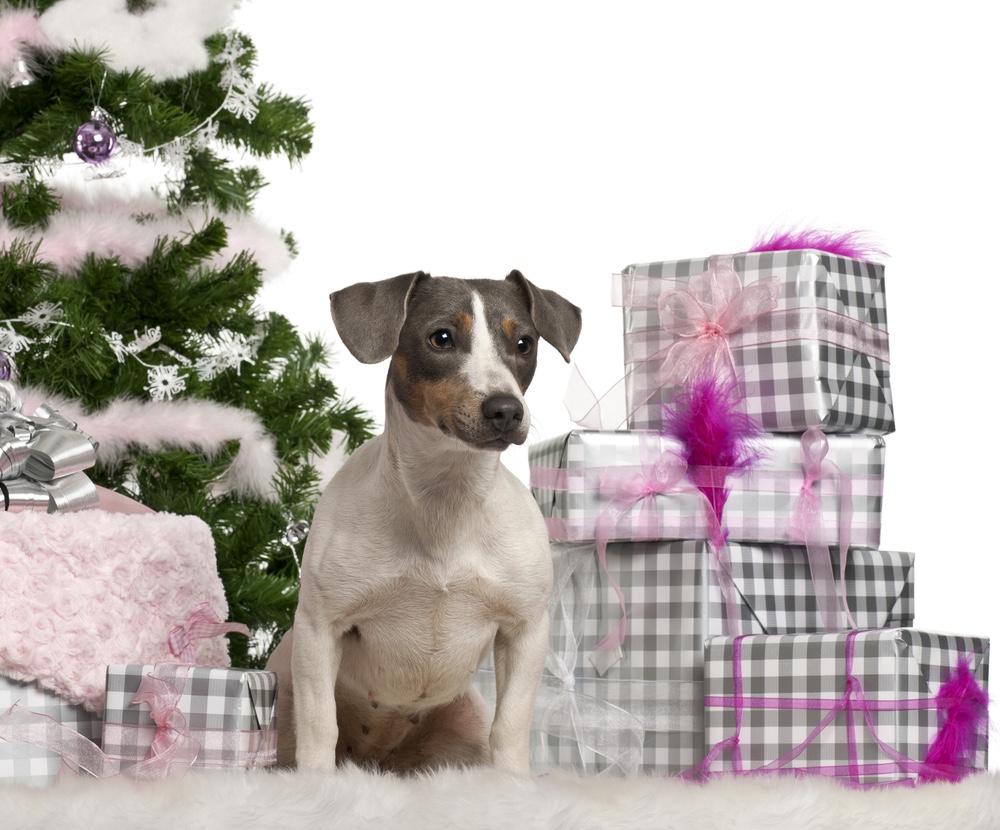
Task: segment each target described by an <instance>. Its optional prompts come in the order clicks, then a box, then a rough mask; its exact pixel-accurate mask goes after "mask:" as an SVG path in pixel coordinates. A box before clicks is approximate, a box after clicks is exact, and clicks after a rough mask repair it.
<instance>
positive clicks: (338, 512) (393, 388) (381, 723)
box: [268, 271, 581, 772]
mask: <svg viewBox="0 0 1000 830" xmlns="http://www.w3.org/2000/svg"><path fill="white" fill-rule="evenodd" d="M330 300H331V303H330V305H331V311H332V314H333V319H334V322H335V324H336V327H337V331H338V333H339V334H340V336H341V339H342V340H343V342H344V344H345V345H346V346H347V348H348V349H349V350H350V352H351V353H352V354H353V355H354V356H355V357H356V358H358V359H359V360H361V361H362V362H364V363H377V362H380V361H382V360H385V359H386V358H389V357H391V358H392V360H391V362H390V364H389V376H388V380H387V383H386V395H385V399H386V411H385V431H384V432H383V433H382V434H381V435H379V436H378V437H376V438H374V439H372V440H371V441H369V442H367V443H366V444H364V445H363V446H362V447H361V448H360V449H358V450H357V451H356V452H355V453H354V454H353V455H352V456H351V457H350V458H349V459H348V460H347V462H346V463H345V464H344V466H343V467H342V468H341V470H340V471H339V472H338V473H337V475H336V476H335V477H334V479H333V480H332V481H331V482H330V485H329V486H328V487H327V489H326V491H325V492H324V494H323V497H322V499H321V500H320V503H319V506H318V507H317V510H316V515H315V518H314V520H313V524H312V529H311V531H310V534H309V538H308V542H307V544H306V549H305V553H304V556H303V563H302V587H301V592H300V596H299V605H298V609H297V611H296V614H295V626H294V628H293V629H292V630H290V631H289V632H288V633H287V634H286V635H285V637H284V638H283V639H282V641H281V643H280V644H279V645H278V648H277V649H276V650H275V652H274V654H273V655H272V657H271V659H270V661H269V662H268V668H270V669H272V670H274V671H276V672H277V673H278V675H279V696H278V700H279V711H278V715H279V739H278V759H279V763H281V764H291V763H293V762H297V763H298V765H299V766H301V767H304V768H310V769H318V770H332V769H334V766H335V764H336V763H337V762H338V761H341V760H345V759H351V760H354V761H355V762H358V763H367V764H373V765H376V766H378V767H380V768H382V769H390V770H411V769H421V768H430V767H435V766H439V765H442V764H478V763H490V762H492V763H493V764H496V765H497V766H500V767H504V768H506V769H510V770H514V771H519V772H527V771H528V732H529V728H530V723H531V714H532V707H533V703H534V700H535V695H536V693H537V687H538V682H539V679H540V676H541V671H542V667H543V665H544V661H545V654H546V649H547V646H548V617H547V613H546V605H547V601H548V597H549V593H550V590H551V582H552V566H551V558H550V555H549V546H548V538H547V535H546V532H545V527H544V524H543V522H542V518H541V515H540V513H539V511H538V508H537V506H536V505H535V503H534V501H533V499H532V497H531V495H530V493H529V492H528V490H527V488H525V487H524V485H523V484H522V483H521V482H520V481H519V480H517V479H516V478H515V477H514V476H513V475H512V474H511V473H510V472H509V471H508V470H507V469H506V468H505V467H503V466H502V465H501V464H500V452H501V451H502V450H504V449H505V448H506V447H507V446H509V445H510V444H521V443H523V442H524V441H525V439H526V438H527V435H528V426H529V417H528V412H527V409H526V408H525V405H524V398H523V394H524V391H525V389H527V387H528V384H529V383H530V381H531V378H532V375H533V374H534V371H535V362H536V349H537V345H538V338H539V337H541V338H544V339H545V340H547V341H548V342H549V343H551V344H552V345H553V346H554V347H555V348H556V349H557V350H558V351H559V353H560V354H561V355H562V356H563V358H564V359H566V360H567V361H568V360H569V354H570V351H571V350H572V348H573V346H574V345H575V344H576V341H577V338H578V337H579V334H580V325H581V324H580V310H579V309H578V308H577V307H576V306H574V305H572V304H571V303H569V302H568V301H567V300H565V299H563V298H562V297H560V296H559V295H558V294H556V293H554V292H552V291H546V290H543V289H539V288H537V287H535V286H534V285H532V284H531V283H530V282H529V281H528V280H526V279H525V278H524V277H523V276H522V275H521V274H520V273H519V272H517V271H513V272H511V273H510V274H509V275H508V276H507V278H506V279H505V280H456V279H449V278H446V277H438V278H432V277H430V276H428V275H427V274H424V273H416V274H406V275H403V276H399V277H395V278H393V279H388V280H383V281H381V282H375V283H359V284H357V285H352V286H350V287H348V288H345V289H343V290H342V291H337V292H335V293H334V294H332V295H331V297H330ZM491 645H492V646H493V649H494V662H495V666H496V683H497V690H496V691H497V702H496V711H495V713H494V715H493V718H492V722H491V721H490V717H489V710H488V708H487V706H486V704H485V702H484V701H483V699H482V696H481V695H480V694H479V693H478V691H477V690H476V689H475V688H474V687H473V686H472V685H471V680H472V678H473V675H474V674H475V672H476V670H477V669H478V667H479V665H480V663H481V662H482V660H483V658H484V657H485V656H486V654H487V652H488V651H489V648H490V646H491Z"/></svg>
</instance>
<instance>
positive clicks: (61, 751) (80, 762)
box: [0, 663, 277, 781]
mask: <svg viewBox="0 0 1000 830" xmlns="http://www.w3.org/2000/svg"><path fill="white" fill-rule="evenodd" d="M193 668H195V667H194V666H190V665H186V664H181V663H158V664H157V665H156V666H155V667H154V668H153V671H152V672H149V673H147V674H146V675H145V677H143V679H142V681H141V682H140V684H139V688H138V690H137V691H136V694H135V696H134V697H133V698H132V700H131V701H130V703H131V705H140V704H145V705H147V706H149V710H150V718H151V719H152V721H153V724H154V725H153V726H151V727H143V726H138V725H124V724H105V726H104V730H105V743H106V745H109V744H111V743H113V744H114V745H116V746H133V747H136V748H137V750H138V749H139V748H142V747H147V746H148V749H147V750H146V751H145V753H144V757H142V758H141V759H138V760H137V762H136V763H134V764H131V765H130V766H127V767H125V768H124V769H122V768H121V763H122V761H123V760H130V759H125V758H121V757H113V756H111V755H108V754H107V753H105V752H104V751H103V750H102V749H101V748H100V747H98V746H97V745H96V744H95V743H94V742H93V741H91V740H90V739H89V738H86V737H84V736H83V735H81V734H80V733H79V732H77V731H75V730H74V729H72V728H70V727H68V726H66V725H65V724H62V723H60V722H59V721H57V720H55V719H54V718H51V717H49V716H48V715H43V714H40V713H37V712H31V711H28V710H27V709H25V708H24V707H22V706H20V705H19V704H16V703H15V704H14V705H13V706H12V707H11V708H10V709H8V710H7V711H6V712H5V713H4V714H2V715H0V739H2V740H5V741H10V742H12V743H28V744H32V745H34V746H38V747H41V748H42V749H45V750H47V751H49V752H53V753H55V754H56V755H59V756H60V757H61V758H62V760H63V762H64V765H63V768H62V769H75V770H78V771H80V772H84V773H86V774H89V775H91V776H93V777H95V778H113V777H116V776H120V777H122V778H126V779H129V780H133V781H155V780H161V779H163V778H167V777H169V776H176V775H181V774H183V773H184V772H185V771H186V770H187V769H189V768H190V767H191V766H193V765H194V764H195V762H196V761H198V760H199V756H200V755H201V754H202V752H203V750H205V749H208V750H210V751H211V753H212V754H213V756H214V757H220V756H222V755H224V756H225V757H227V758H229V759H232V762H231V763H230V764H228V765H229V766H242V767H254V766H271V765H273V764H274V763H275V761H276V757H277V754H276V753H277V736H276V733H275V731H274V729H256V730H249V731H247V730H237V729H211V730H207V729H191V728H190V726H189V724H188V722H187V718H186V717H185V716H184V713H183V712H182V711H181V708H180V702H181V698H182V697H183V695H184V691H185V689H186V686H187V682H188V674H189V672H190V670H191V669H193ZM112 732H114V736H113V738H112V739H111V740H110V741H109V738H111V733H112ZM150 732H152V736H151V737H149V733H150ZM126 736H127V740H126ZM196 736H197V737H196ZM199 738H200V740H199ZM139 751H141V750H139Z"/></svg>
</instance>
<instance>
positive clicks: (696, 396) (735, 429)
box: [662, 377, 764, 525]
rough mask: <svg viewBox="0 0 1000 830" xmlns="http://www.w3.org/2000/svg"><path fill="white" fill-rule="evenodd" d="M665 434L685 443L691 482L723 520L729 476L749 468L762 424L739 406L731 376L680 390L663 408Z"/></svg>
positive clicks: (757, 450)
mask: <svg viewBox="0 0 1000 830" xmlns="http://www.w3.org/2000/svg"><path fill="white" fill-rule="evenodd" d="M662 431H663V433H664V434H665V435H670V436H673V437H674V438H676V439H677V440H679V441H680V442H681V443H682V444H683V445H684V457H685V459H686V461H687V463H688V467H689V468H691V469H692V473H693V476H694V480H695V485H696V486H697V487H698V489H699V490H701V491H702V492H703V493H704V494H705V496H706V497H707V498H708V500H709V502H710V503H711V505H712V510H713V511H714V512H715V515H716V516H717V517H718V519H719V523H720V525H721V524H722V512H723V510H724V509H725V504H726V499H727V498H728V497H729V491H730V489H731V488H730V486H729V485H728V484H727V479H728V477H729V475H731V474H733V473H738V472H742V471H745V470H748V469H749V468H750V467H751V466H753V464H755V463H756V462H757V461H758V460H760V458H761V449H760V446H761V445H760V439H761V438H762V436H763V435H764V431H763V429H762V427H761V425H760V424H759V423H758V422H757V421H755V420H754V419H753V418H752V417H751V416H750V415H748V414H747V413H746V411H745V409H744V407H743V395H742V394H741V392H740V390H739V385H738V383H737V381H735V380H718V379H716V378H711V377H710V378H705V379H700V380H697V381H695V382H694V383H692V384H691V385H690V386H688V387H686V388H685V389H683V390H682V391H681V392H680V393H679V394H678V395H677V396H676V399H675V402H674V405H673V406H670V405H664V407H663V430H662Z"/></svg>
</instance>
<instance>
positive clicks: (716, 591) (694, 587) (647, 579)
mask: <svg viewBox="0 0 1000 830" xmlns="http://www.w3.org/2000/svg"><path fill="white" fill-rule="evenodd" d="M728 547H729V554H730V561H731V570H732V574H733V580H734V583H735V586H736V589H737V592H738V594H739V596H738V601H739V607H740V619H739V623H738V625H739V627H738V630H739V631H740V632H743V633H746V634H751V633H785V632H800V631H816V630H818V629H819V627H820V623H819V616H818V611H817V608H816V601H815V598H814V597H813V595H812V593H811V591H810V590H809V586H810V584H811V583H810V576H809V568H808V564H807V561H806V555H805V551H804V550H803V549H802V548H799V547H791V546H783V545H746V544H739V543H731V544H730V545H729V546H728ZM552 551H553V561H554V569H555V572H556V585H557V586H563V587H562V588H561V592H560V594H559V595H556V596H554V597H553V602H552V606H551V607H552V626H551V634H550V659H549V661H548V664H547V665H548V671H547V673H548V674H549V675H550V676H554V677H555V679H557V680H558V670H555V671H554V669H556V665H557V663H558V660H557V658H560V659H561V660H562V665H563V666H565V665H568V666H569V670H570V671H571V672H572V674H573V682H572V686H573V690H574V692H576V693H579V694H581V695H584V696H587V697H590V698H595V699H598V700H601V701H605V702H606V703H609V704H611V705H613V706H615V707H618V708H620V709H623V710H624V711H625V712H628V713H629V714H631V715H632V716H633V717H635V718H637V719H638V720H639V721H640V723H641V724H642V726H643V728H644V731H645V736H644V741H643V746H642V754H641V769H642V770H643V771H644V772H655V773H659V774H668V775H672V774H677V773H680V772H683V771H684V770H687V769H689V768H691V767H692V766H694V765H695V764H697V763H698V762H699V761H701V760H702V758H703V757H704V754H705V749H704V739H703V718H704V713H703V706H702V698H703V681H704V675H703V666H704V647H705V640H706V639H707V638H709V637H714V636H717V635H723V634H726V633H728V631H729V629H728V624H727V620H726V611H725V605H724V601H723V597H722V592H721V589H720V588H719V584H718V578H717V575H716V570H715V566H714V564H713V558H714V557H713V554H712V553H711V551H710V548H709V545H708V543H707V542H699V541H691V540H686V541H657V542H631V543H612V544H610V545H609V546H608V556H607V562H608V573H604V572H602V570H601V569H600V567H599V566H598V565H597V562H596V554H595V549H594V546H593V545H581V544H570V543H553V545H552ZM831 555H832V556H833V559H834V572H835V573H837V574H839V573H840V563H839V561H838V554H837V552H836V551H832V552H831ZM567 574H568V576H567ZM609 574H610V576H611V577H613V578H614V580H615V581H616V582H617V583H618V585H619V586H620V587H621V589H622V591H623V592H624V595H625V599H626V606H627V614H628V619H629V628H628V635H627V638H626V640H625V649H624V651H625V654H624V657H623V659H622V660H621V661H620V662H619V663H618V664H617V665H615V666H613V667H612V668H611V669H610V670H609V671H608V672H607V674H606V675H604V676H601V675H600V674H599V673H598V671H597V670H596V668H595V667H594V665H592V664H591V662H590V661H589V659H588V657H589V655H590V654H592V653H593V652H594V649H595V646H596V644H597V642H598V641H599V640H600V639H601V638H602V637H603V636H604V635H605V634H606V633H607V632H608V630H609V629H610V628H611V627H612V626H614V625H616V624H617V623H618V620H619V619H620V617H621V609H620V606H619V603H618V599H617V596H616V594H615V593H614V590H613V589H612V587H611V584H610V582H609ZM913 577H914V572H913V555H912V554H909V553H902V552H893V551H878V550H868V549H860V548H855V549H852V550H851V551H850V552H849V561H848V563H847V568H846V580H847V596H848V605H849V607H850V609H851V611H852V613H853V615H854V617H855V619H856V621H857V623H858V625H860V626H863V627H865V628H874V627H886V626H893V627H895V626H905V625H912V623H913V611H914V596H913V585H914V580H913ZM563 670H565V669H563ZM546 740H547V745H548V750H549V756H548V758H549V764H550V765H551V766H569V767H573V768H577V769H581V765H583V766H582V771H585V772H595V771H600V770H602V769H604V768H605V767H606V766H607V756H608V754H609V753H607V752H605V753H604V754H603V756H602V755H601V754H598V753H594V752H583V753H581V748H580V747H579V746H577V745H576V744H575V743H574V742H573V741H572V740H568V739H566V738H559V737H552V736H549V737H548V738H547V739H546ZM581 754H582V756H583V758H582V760H581Z"/></svg>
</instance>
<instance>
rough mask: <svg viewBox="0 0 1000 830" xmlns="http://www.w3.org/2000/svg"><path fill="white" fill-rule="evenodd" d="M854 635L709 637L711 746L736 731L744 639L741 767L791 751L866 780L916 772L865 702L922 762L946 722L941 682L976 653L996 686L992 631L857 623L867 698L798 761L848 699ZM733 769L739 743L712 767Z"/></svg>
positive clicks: (811, 767) (983, 676)
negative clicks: (939, 705) (861, 627)
mask: <svg viewBox="0 0 1000 830" xmlns="http://www.w3.org/2000/svg"><path fill="white" fill-rule="evenodd" d="M849 636H850V635H849V634H848V633H844V632H841V633H836V634H795V635H778V636H773V635H771V636H750V637H746V638H742V639H740V638H737V639H735V640H734V639H733V638H731V637H718V638H712V639H711V640H709V641H708V642H707V643H706V646H705V749H706V752H709V751H711V750H712V748H713V747H716V745H718V744H719V743H720V742H723V741H726V740H727V739H729V738H731V737H733V736H734V735H735V734H736V699H735V696H734V688H735V684H734V680H733V672H734V666H733V648H734V643H736V644H738V648H739V652H738V655H739V657H738V659H739V668H740V671H741V674H742V681H741V682H742V695H741V696H740V700H741V702H742V723H741V728H740V730H739V736H738V737H739V753H740V756H741V761H740V764H739V769H741V770H742V771H750V770H755V769H759V768H761V767H764V766H766V765H768V764H771V763H772V762H775V761H777V760H787V763H785V764H784V765H783V767H782V768H783V769H786V770H798V771H808V772H813V773H817V774H825V775H831V776H835V777H841V778H846V779H850V780H853V781H855V782H856V783H858V784H863V785H864V784H878V783H888V782H892V781H899V780H903V779H907V778H914V777H916V773H915V772H914V771H913V770H912V769H907V768H906V765H904V764H901V763H899V761H898V760H897V759H893V758H892V757H891V756H890V755H889V754H888V753H887V752H886V751H885V750H884V749H883V748H881V747H880V746H879V745H878V743H877V742H876V740H875V739H874V738H873V737H872V734H871V733H870V732H869V730H868V729H867V728H866V724H865V719H864V717H863V715H864V710H865V708H867V710H868V712H869V713H870V715H871V717H872V720H873V724H874V727H875V734H876V735H877V736H878V738H879V740H881V741H882V742H884V743H885V744H888V745H889V746H890V747H891V748H892V749H893V750H894V751H895V752H898V753H901V754H902V755H903V756H905V757H906V758H908V759H910V760H912V761H915V762H920V761H923V760H924V758H925V756H926V754H927V750H928V748H929V746H930V744H931V742H932V741H933V739H934V736H935V734H936V733H937V729H938V716H937V711H936V706H935V702H934V697H935V695H936V694H937V691H938V689H939V688H940V686H941V684H942V683H943V682H944V680H945V679H946V677H947V674H948V672H949V671H952V670H954V668H955V666H956V664H957V662H958V660H959V659H960V658H962V657H963V656H968V657H971V666H970V667H971V669H972V670H973V672H974V675H975V679H976V682H977V683H978V684H979V685H980V686H982V687H983V688H984V689H986V688H987V685H988V680H989V640H988V639H987V638H983V637H963V636H956V635H949V634H936V633H930V632H925V631H919V630H917V629H913V628H896V629H884V630H875V631H860V632H856V633H855V635H854V645H853V651H854V654H853V669H852V676H853V677H855V678H857V680H858V681H859V683H860V687H861V689H862V695H863V701H862V698H859V696H857V695H856V694H855V695H854V696H852V698H851V703H850V706H849V708H846V709H843V710H841V711H839V712H838V713H837V715H836V717H835V718H834V719H833V720H831V721H830V723H829V724H828V725H827V726H826V728H825V729H823V730H822V731H821V732H819V734H818V735H817V736H816V737H815V738H814V739H813V740H812V742H811V743H808V744H807V745H805V746H804V748H803V749H802V751H801V754H799V755H798V756H797V757H795V758H792V759H790V760H788V756H789V754H793V753H794V751H795V750H796V749H797V748H799V747H800V746H801V745H803V744H804V743H805V742H806V740H807V738H808V737H809V735H810V733H811V732H812V731H813V730H814V729H815V728H816V727H817V726H819V725H820V723H821V722H822V721H823V719H824V717H825V716H827V715H828V713H830V712H831V711H832V710H833V709H834V707H835V706H836V705H837V704H838V703H842V701H843V700H844V697H845V690H846V688H847V685H848V684H847V675H846V662H845V655H846V650H847V642H848V639H849ZM795 707H799V708H795ZM852 743H853V746H854V747H855V756H854V758H853V759H852V753H851V748H850V747H851V745H852ZM986 767H987V740H986V736H982V739H981V740H980V745H979V749H978V752H977V755H976V759H975V763H974V769H986ZM733 770H734V763H733V757H732V752H731V750H729V749H723V751H722V752H721V753H720V754H719V755H718V757H716V758H715V760H714V762H713V763H712V766H711V768H710V771H711V772H721V771H727V772H731V771H733Z"/></svg>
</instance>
